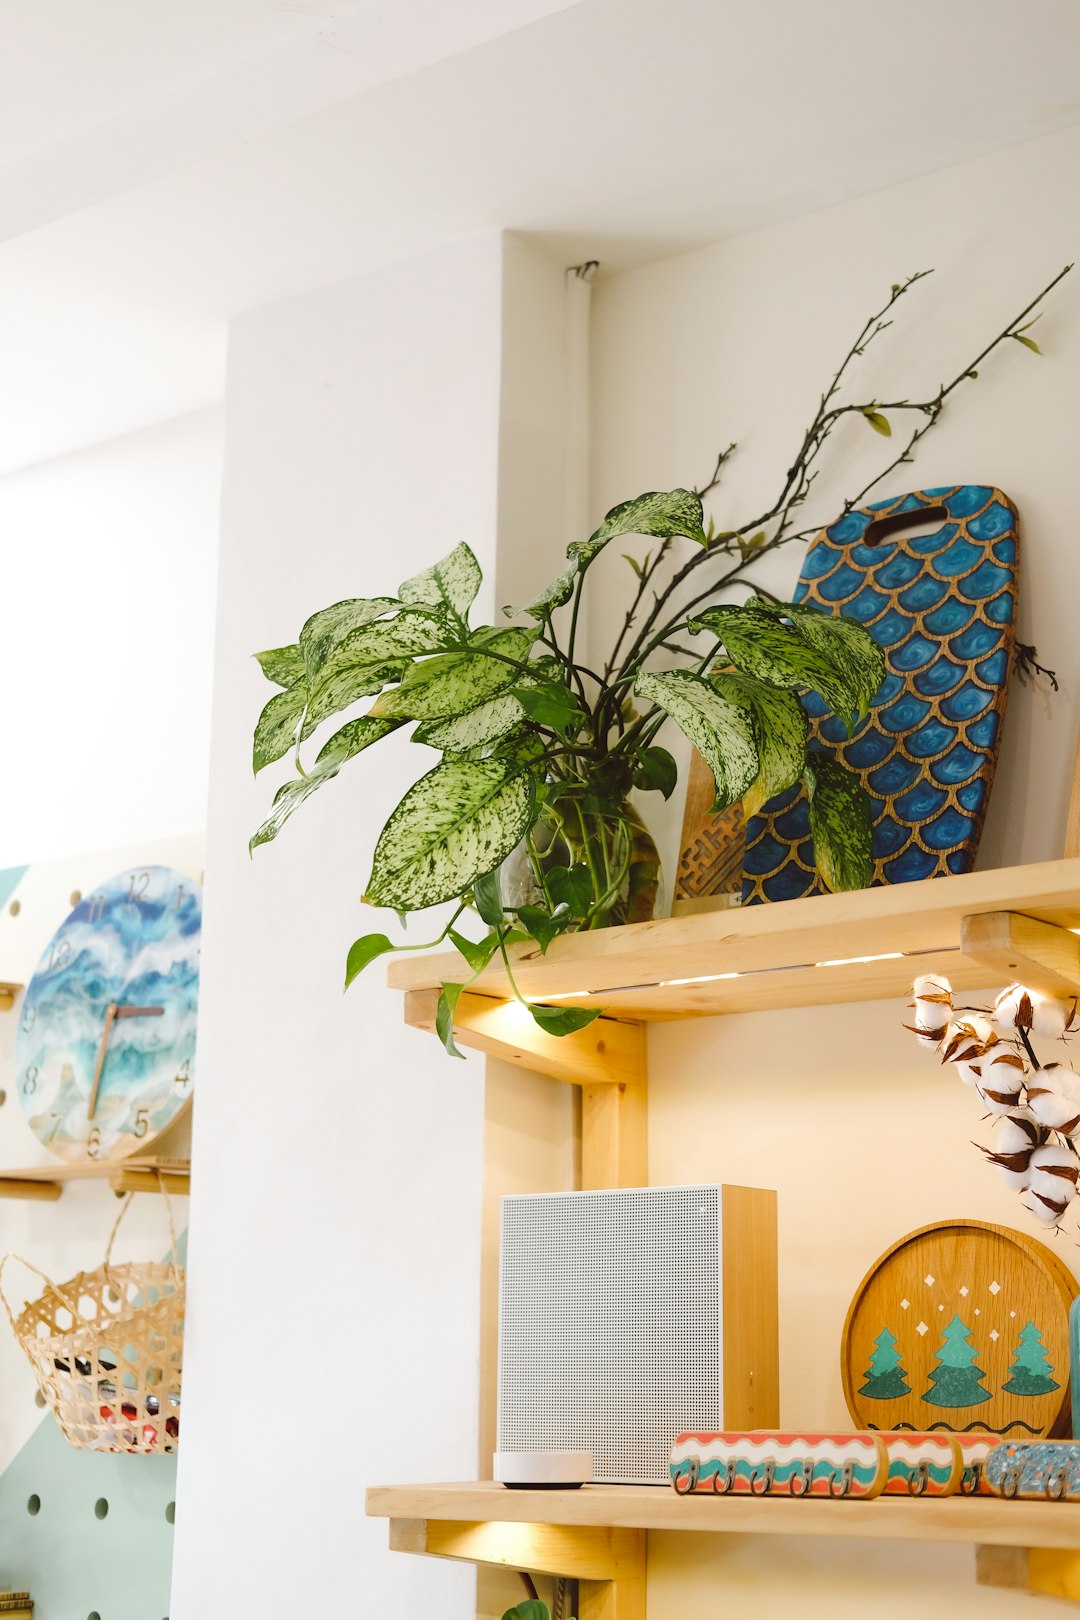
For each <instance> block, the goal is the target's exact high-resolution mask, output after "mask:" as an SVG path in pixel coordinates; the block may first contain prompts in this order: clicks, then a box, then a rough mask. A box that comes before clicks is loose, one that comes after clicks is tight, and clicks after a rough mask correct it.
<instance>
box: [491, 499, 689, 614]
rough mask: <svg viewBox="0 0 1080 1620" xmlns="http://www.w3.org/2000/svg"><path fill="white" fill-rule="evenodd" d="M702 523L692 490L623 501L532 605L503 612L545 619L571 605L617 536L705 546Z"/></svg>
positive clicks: (575, 548)
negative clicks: (681, 538)
mask: <svg viewBox="0 0 1080 1620" xmlns="http://www.w3.org/2000/svg"><path fill="white" fill-rule="evenodd" d="M703 521H704V519H703V514H702V510H701V502H700V500H699V499H698V497H697V496H696V495H695V494H694V492H693V491H692V490H689V489H671V490H650V491H649V492H648V493H647V494H645V495H638V496H636V497H635V499H634V500H632V501H623V502H622V504H621V505H619V506H613V507H612V509H611V511H610V512H609V513H608V514H607V516H606V517H605V518H604V521H603V523H601V525H600V527H599V528H598V529H597V530H596V531H595V532H594V533H593V534H592V535H590V537H589V539H588V540H575V541H573V542H572V543H571V544H570V545H569V546H567V548H566V555H567V556H568V557H569V559H570V566H569V567H568V568H565V569H564V570H563V572H562V573H561V574H560V575H559V576H558V578H557V579H553V580H552V582H551V584H550V585H546V586H545V587H544V589H543V590H542V591H541V592H540V593H539V594H538V595H537V596H534V597H533V599H532V601H531V602H527V603H525V604H524V606H522V607H518V608H510V607H508V608H504V610H503V611H504V612H505V613H506V614H508V615H509V616H510V617H513V616H514V615H515V614H517V613H528V614H531V616H532V617H533V618H534V619H543V618H546V616H547V615H548V614H549V613H550V612H551V611H552V609H553V608H557V607H563V606H564V605H565V604H566V603H567V602H569V600H570V598H571V596H573V594H574V586H575V585H576V583H577V580H578V576H579V575H580V574H583V573H584V572H585V569H586V568H587V567H588V566H589V564H590V563H591V562H592V560H593V558H594V557H596V556H597V555H598V554H599V553H600V552H601V551H603V549H604V547H605V546H606V545H607V543H608V541H609V540H613V539H614V538H615V536H616V535H620V534H646V535H655V536H657V537H658V538H660V539H667V538H670V537H672V536H674V535H679V534H681V535H685V536H686V537H687V539H689V540H696V541H698V543H699V544H704V542H705V531H704V529H703V527H702V523H703Z"/></svg>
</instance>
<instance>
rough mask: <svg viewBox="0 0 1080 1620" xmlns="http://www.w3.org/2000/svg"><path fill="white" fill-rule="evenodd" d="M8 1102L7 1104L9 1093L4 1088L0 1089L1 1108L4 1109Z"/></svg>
mask: <svg viewBox="0 0 1080 1620" xmlns="http://www.w3.org/2000/svg"><path fill="white" fill-rule="evenodd" d="M6 1102H7V1092H6V1091H4V1090H3V1088H2V1087H0V1108H3V1106H4V1104H5V1103H6Z"/></svg>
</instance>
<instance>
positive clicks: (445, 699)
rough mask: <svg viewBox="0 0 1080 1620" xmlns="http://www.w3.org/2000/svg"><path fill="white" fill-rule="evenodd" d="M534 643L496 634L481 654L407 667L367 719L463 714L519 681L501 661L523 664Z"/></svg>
mask: <svg viewBox="0 0 1080 1620" xmlns="http://www.w3.org/2000/svg"><path fill="white" fill-rule="evenodd" d="M477 634H479V632H477ZM535 639H536V631H535V630H501V631H498V632H494V633H492V634H490V635H489V636H488V637H487V639H486V641H485V642H484V644H483V650H481V648H480V646H479V645H477V646H476V650H475V651H474V650H472V649H471V648H470V649H469V650H463V651H460V652H449V653H439V654H436V656H435V657H433V658H425V659H422V660H421V661H420V662H419V663H416V664H410V665H409V668H408V669H407V670H406V671H405V674H404V675H403V676H402V680H401V685H400V686H398V687H396V688H395V689H394V691H392V692H384V693H383V695H382V697H380V698H379V700H378V702H377V703H375V704H374V705H373V706H372V709H371V713H372V714H375V715H379V716H381V717H383V718H387V719H390V718H394V719H403V720H437V719H444V718H447V717H449V716H452V715H460V714H465V713H466V712H467V711H468V710H469V709H475V708H477V707H478V706H479V705H480V704H482V703H486V702H487V701H488V700H489V699H490V698H493V697H496V696H497V695H498V694H499V693H500V692H503V691H505V690H506V688H507V687H508V686H511V685H513V683H514V682H515V681H517V680H518V679H519V677H520V675H521V670H520V669H518V668H515V665H514V664H513V663H507V662H505V660H506V659H514V660H516V661H517V662H518V663H523V662H524V660H525V659H526V658H527V656H528V652H529V648H530V646H531V645H532V643H533V641H534V640H535ZM474 641H475V638H474Z"/></svg>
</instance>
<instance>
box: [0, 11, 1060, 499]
mask: <svg viewBox="0 0 1080 1620" xmlns="http://www.w3.org/2000/svg"><path fill="white" fill-rule="evenodd" d="M0 36H2V48H0V354H2V355H3V366H2V368H0V472H2V471H9V470H11V469H13V468H17V467H21V466H25V465H28V464H31V463H34V462H38V461H41V460H43V459H46V458H48V457H50V456H54V455H57V454H60V453H62V452H64V451H67V450H70V449H73V448H75V447H78V446H81V445H85V444H87V443H91V442H94V441H96V440H100V439H103V438H108V437H111V436H113V435H115V434H119V433H123V432H126V431H132V430H134V429H137V428H139V427H142V426H145V425H147V424H148V423H150V422H153V421H158V420H162V419H164V418H166V417H168V416H171V415H176V414H179V413H181V412H184V411H189V410H194V409H197V408H199V407H200V406H203V405H206V404H209V403H211V402H213V401H214V400H216V399H219V398H220V397H221V392H222V388H223V378H224V349H225V332H226V326H227V322H228V320H229V318H230V316H232V315H233V314H235V313H238V312H240V311H242V310H244V309H248V308H251V307H254V306H256V305H259V304H263V303H266V302H269V301H272V300H276V299H279V298H282V297H286V296H288V295H290V294H292V293H294V292H297V291H299V290H301V289H303V288H305V287H309V286H312V285H315V284H318V283H320V282H328V281H332V280H337V279H340V278H342V277H344V276H347V275H349V274H352V273H355V272H357V271H361V270H363V269H364V268H365V267H367V266H371V265H374V264H377V263H385V262H387V261H389V260H393V259H394V258H397V257H400V256H404V255H408V254H412V253H417V252H421V251H423V250H425V249H426V248H429V247H432V246H434V245H436V244H437V243H438V242H439V241H441V240H444V239H446V238H448V237H450V236H454V235H459V234H463V233H468V232H472V231H476V230H481V229H487V228H492V227H499V226H505V227H510V228H515V229H518V230H523V231H528V232H530V233H535V234H536V235H538V236H540V237H542V238H544V239H546V240H547V241H548V242H549V243H550V245H551V250H552V252H554V253H557V254H560V255H562V256H563V257H565V259H566V260H567V262H572V261H574V260H575V259H577V258H582V257H586V256H589V257H598V258H600V259H601V260H602V261H603V264H604V267H605V268H606V269H608V270H611V269H618V268H622V267H625V266H628V265H631V264H636V263H641V262H644V261H647V260H648V259H651V258H657V257H660V256H663V255H666V254H670V253H672V252H677V251H679V250H680V249H683V248H687V247H691V246H694V245H696V244H699V243H703V242H706V241H711V240H715V239H716V238H718V237H721V236H724V235H727V234H731V233H735V232H739V231H745V230H748V229H753V228H755V227H759V226H763V225H767V224H770V223H773V222H776V221H778V220H781V219H784V218H787V217H791V216H793V215H795V214H799V213H804V212H807V211H809V210H812V209H817V208H822V207H826V206H829V205H830V204H833V203H837V202H841V201H843V200H845V199H847V198H849V197H851V196H854V195H858V194H860V193H863V192H866V191H870V190H877V189H879V188H881V187H883V186H887V185H890V184H893V183H895V182H898V181H901V180H904V179H906V178H909V177H911V176H913V175H916V174H919V173H924V172H927V171H929V170H933V169H939V168H942V167H945V166H947V165H950V164H953V163H958V162H960V161H962V160H963V159H965V158H968V157H971V156H975V155H977V154H978V153H981V152H984V151H988V150H991V149H993V148H995V147H999V146H1004V145H1009V144H1013V143H1015V142H1019V141H1023V140H1027V139H1031V138H1033V137H1036V136H1038V135H1041V134H1045V133H1048V132H1050V131H1052V130H1055V129H1058V128H1061V127H1063V126H1065V125H1067V124H1071V123H1075V122H1077V121H1080V7H1078V6H1077V5H1076V4H1075V0H1026V3H1025V5H1024V8H1023V26H1022V29H1021V28H1020V27H1019V26H1018V17H1017V7H1016V4H1015V0H949V4H947V5H943V4H941V0H907V4H906V5H905V6H904V7H903V8H902V10H899V11H898V10H897V9H896V8H892V7H890V8H885V7H870V6H867V5H866V4H865V0H812V3H807V0H364V3H359V4H357V3H348V0H339V3H337V4H335V5H328V4H316V3H315V0H93V3H92V4H88V3H87V0H0Z"/></svg>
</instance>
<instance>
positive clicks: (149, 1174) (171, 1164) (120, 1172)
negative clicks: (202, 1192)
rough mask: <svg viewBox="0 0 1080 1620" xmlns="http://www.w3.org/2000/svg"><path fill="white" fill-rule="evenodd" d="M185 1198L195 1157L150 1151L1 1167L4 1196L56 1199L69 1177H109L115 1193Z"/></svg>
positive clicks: (86, 1178) (0, 1192) (1, 1193)
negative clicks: (20, 1167)
mask: <svg viewBox="0 0 1080 1620" xmlns="http://www.w3.org/2000/svg"><path fill="white" fill-rule="evenodd" d="M159 1172H160V1176H161V1177H163V1178H164V1181H165V1190H166V1192H168V1193H169V1194H170V1196H172V1197H179V1198H185V1197H187V1194H188V1190H189V1178H190V1175H191V1161H190V1160H189V1159H172V1158H163V1157H161V1156H159V1155H154V1154H146V1155H143V1156H136V1157H134V1158H130V1159H112V1160H107V1161H106V1162H105V1163H103V1164H102V1163H95V1162H88V1163H86V1164H64V1163H60V1162H59V1161H58V1162H57V1163H56V1164H38V1165H33V1166H31V1167H30V1168H28V1169H24V1170H0V1198H26V1199H37V1200H41V1201H52V1200H54V1199H57V1198H59V1197H60V1194H61V1193H62V1192H63V1190H64V1185H65V1183H66V1182H69V1181H107V1182H108V1183H109V1186H110V1187H111V1188H112V1190H113V1192H115V1193H127V1192H160V1191H161V1180H160V1179H159Z"/></svg>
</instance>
